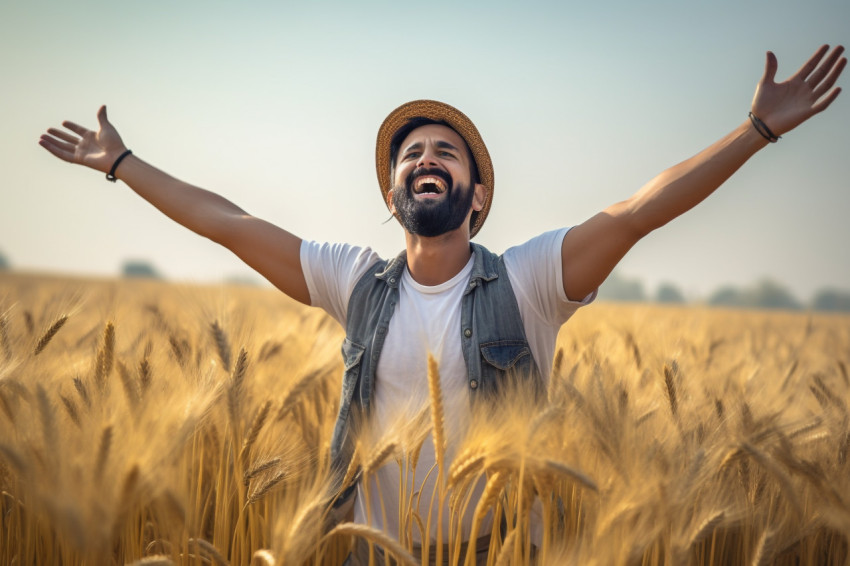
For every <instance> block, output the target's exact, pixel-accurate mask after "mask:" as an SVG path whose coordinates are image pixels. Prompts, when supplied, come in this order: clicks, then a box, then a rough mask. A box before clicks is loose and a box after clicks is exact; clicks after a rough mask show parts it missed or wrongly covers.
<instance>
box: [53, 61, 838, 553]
mask: <svg viewBox="0 0 850 566" xmlns="http://www.w3.org/2000/svg"><path fill="white" fill-rule="evenodd" d="M842 52H843V48H842V47H840V46H839V47H836V48H835V49H833V50H832V51H831V52H830V51H829V48H828V46H823V47H821V48H820V49H818V50H817V51H816V52H815V54H814V55H813V56H812V57H811V58H810V59H809V60H808V61H807V62H806V63H805V64H804V65H803V66H802V67H801V68H800V70H799V71H798V72H797V73H795V74H794V75H793V76H792V77H791V78H789V79H788V80H787V81H785V82H781V83H777V82H775V81H774V77H775V73H776V69H777V62H776V58H775V57H774V55H773V54H772V53H768V54H767V61H766V66H765V72H764V75H763V77H762V79H761V80H760V81H759V83H758V86H757V89H756V94H755V96H754V98H753V101H752V103H751V108H750V110H751V112H750V114H749V116H748V117H747V118H746V119H745V120H743V121H742V122H741V123H740V124H739V125H738V126H737V127H736V128H735V129H734V130H732V131H731V132H730V133H729V134H728V135H726V136H725V137H723V138H722V139H720V140H719V141H717V142H716V143H714V144H712V145H711V146H709V147H708V148H706V149H705V150H703V151H701V152H700V153H698V154H697V155H695V156H693V157H691V158H690V159H687V160H685V161H683V162H682V163H679V164H677V165H675V166H673V167H671V168H670V169H667V170H666V171H664V172H662V173H661V174H660V175H658V176H657V177H655V178H654V179H652V180H651V181H650V182H649V183H647V184H646V185H645V186H644V187H643V188H641V189H640V190H639V191H638V192H636V193H635V194H634V195H633V196H631V197H629V198H627V199H626V200H624V201H622V202H619V203H616V204H613V205H612V206H610V207H608V208H607V209H605V210H604V211H602V212H600V213H599V214H597V215H595V216H593V217H591V218H590V219H588V220H586V221H585V222H583V223H581V224H579V225H577V226H575V227H573V228H571V229H567V228H563V229H560V230H554V231H551V232H547V233H544V234H541V235H539V236H537V237H535V238H533V239H532V240H530V241H529V242H526V243H524V244H521V245H519V246H516V247H513V248H511V249H509V250H507V251H506V252H505V253H504V254H503V255H501V256H497V255H495V254H493V253H491V252H489V251H488V250H486V249H485V248H483V247H482V246H480V245H478V244H474V243H472V242H471V239H472V238H473V237H474V236H475V235H476V234H477V233H478V231H479V230H480V229H481V227H482V225H483V224H484V221H485V220H486V218H487V214H488V212H489V210H490V206H491V203H492V201H493V195H494V188H495V184H494V175H493V166H492V163H491V162H490V156H489V154H488V152H487V148H486V146H485V145H484V142H483V140H482V139H481V136H480V134H479V132H478V130H477V128H476V127H475V126H474V125H473V123H472V122H471V121H470V120H469V119H468V118H467V117H466V116H465V115H464V114H462V113H461V112H460V111H458V110H457V109H455V108H453V107H451V106H449V105H447V104H443V103H440V102H435V101H427V100H423V101H414V102H410V103H407V104H405V105H402V106H401V107H399V108H397V109H396V110H394V111H393V112H392V113H391V114H390V115H389V116H388V117H387V119H386V120H385V121H384V123H383V124H382V126H381V128H380V129H379V133H378V143H377V148H376V161H377V173H378V181H379V185H380V188H381V192H382V195H383V197H384V200H385V202H386V204H387V206H388V207H389V209H390V211H391V212H392V214H393V215H394V216H395V217H396V218H397V219H398V220H399V221H400V222H401V224H402V226H403V227H404V229H405V250H404V251H403V252H402V253H401V254H400V255H399V256H398V257H396V258H394V259H392V260H385V259H381V258H380V257H378V256H377V254H375V253H374V252H373V251H371V250H370V249H368V248H358V247H354V246H349V245H344V244H323V243H318V242H305V241H302V240H301V239H299V238H298V237H296V236H294V235H293V234H290V233H289V232H287V231H285V230H283V229H281V228H278V227H276V226H273V225H271V224H269V223H267V222H265V221H263V220H261V219H259V218H257V217H255V216H252V215H250V214H248V213H246V212H245V211H243V210H242V209H241V208H239V207H237V206H236V205H234V204H233V203H231V202H229V201H227V200H225V199H223V198H221V197H219V196H217V195H215V194H213V193H210V192H208V191H205V190H203V189H200V188H198V187H194V186H192V185H189V184H187V183H184V182H182V181H180V180H178V179H176V178H174V177H171V176H169V175H167V174H166V173H163V172H162V171H159V170H157V169H155V168H154V167H152V166H151V165H148V164H147V163H145V162H143V161H142V160H141V159H139V158H137V157H136V156H134V155H132V154H131V153H130V152H129V150H127V148H126V146H125V145H124V143H123V141H122V140H121V138H120V136H119V135H118V133H117V131H116V130H115V128H114V127H113V126H112V125H111V124H110V123H109V121H108V119H107V116H106V109H105V108H101V109H100V111H99V112H98V120H99V124H100V128H99V131H97V132H95V131H90V130H88V129H86V128H84V127H82V126H79V125H77V124H74V123H72V122H65V123H64V125H65V127H66V128H67V129H68V130H70V132H71V133H68V132H66V131H64V130H59V129H54V128H51V129H49V130H48V133H47V134H46V135H44V136H42V139H41V141H40V144H41V145H42V146H43V147H44V148H45V149H47V150H48V151H50V152H51V153H52V154H54V155H56V156H57V157H59V158H60V159H63V160H65V161H69V162H72V163H79V164H82V165H86V166H88V167H91V168H93V169H96V170H99V171H101V172H106V173H107V178H109V179H110V180H115V179H116V178H120V179H121V180H122V181H124V182H125V183H127V185H129V186H130V187H131V188H132V189H133V190H134V191H136V192H137V193H138V194H139V195H140V196H142V197H143V198H144V199H146V200H147V201H149V202H150V203H151V204H153V205H154V206H156V207H157V208H158V209H160V210H161V211H162V212H163V213H165V214H166V215H168V216H169V217H171V218H172V219H174V220H175V221H177V222H179V223H180V224H182V225H184V226H186V227H188V228H189V229H191V230H193V231H195V232H196V233H198V234H200V235H202V236H205V237H207V238H210V239H212V240H213V241H215V242H218V243H220V244H222V245H223V246H225V247H227V248H229V249H230V250H232V251H233V252H234V253H235V254H236V255H238V256H239V257H240V258H242V259H243V260H244V261H245V262H246V263H247V264H248V265H250V266H251V267H252V268H254V269H255V270H256V271H258V272H259V273H260V274H261V275H263V276H264V277H265V278H266V279H268V280H269V281H270V282H272V283H273V284H274V285H275V286H277V287H278V288H279V289H280V290H282V291H283V292H284V293H286V294H287V295H289V296H290V297H292V298H294V299H296V300H298V301H300V302H302V303H304V304H307V305H313V306H317V307H320V308H323V309H324V310H326V311H327V312H328V313H330V315H331V316H332V317H334V318H335V319H336V320H338V321H339V322H340V324H342V325H343V326H344V327H345V329H346V338H345V341H344V343H343V347H342V351H343V357H344V362H345V368H346V369H345V374H344V376H343V382H342V394H341V399H340V408H339V415H338V418H337V422H336V424H335V428H334V436H333V440H332V447H331V450H332V457H333V460H334V462H335V464H336V469H338V470H345V468H346V466H347V461H348V459H349V458H350V457H351V452H352V446H353V436H354V434H353V432H352V426H353V421H354V420H355V419H354V415H355V414H357V413H367V414H369V415H370V416H371V417H372V418H373V419H375V421H376V422H377V423H378V426H379V427H380V426H382V425H383V426H389V423H390V422H391V418H392V415H393V409H394V408H395V407H397V406H399V405H400V404H401V405H403V404H405V403H406V402H407V401H408V400H410V399H427V397H428V393H427V387H428V386H427V381H426V377H425V376H426V374H427V364H428V357H429V355H430V356H432V357H433V358H434V359H435V361H436V363H437V365H438V367H439V373H440V376H441V386H442V390H443V395H444V398H445V399H446V401H447V404H446V414H447V415H448V417H447V418H448V419H450V420H451V421H454V422H461V421H462V419H463V418H464V416H465V415H466V414H467V413H468V406H469V403H470V400H471V399H473V398H475V397H476V396H480V395H483V394H485V393H486V392H490V391H495V390H497V389H498V388H499V386H500V384H501V383H502V382H503V381H504V380H505V379H506V376H507V375H508V374H510V373H516V374H519V375H523V376H525V377H526V378H527V379H529V380H530V381H531V382H532V383H541V384H542V383H543V382H544V381H545V379H546V378H547V377H548V375H549V372H550V369H551V365H552V358H553V354H554V350H555V339H556V336H557V333H558V330H559V328H560V327H561V325H562V324H563V323H564V322H565V321H566V320H567V319H568V318H569V317H570V316H571V315H572V314H573V313H574V312H575V311H576V309H578V308H579V307H581V306H582V305H585V304H587V303H589V302H590V301H592V300H593V298H594V296H595V290H596V289H597V288H598V286H599V285H600V284H601V283H602V282H603V281H604V280H605V278H606V277H607V276H608V275H609V274H610V273H611V271H612V270H613V268H614V267H615V266H616V265H617V263H618V262H619V261H620V259H622V258H623V256H624V255H625V254H626V253H627V252H628V250H629V249H630V248H631V247H632V246H633V245H634V244H635V243H637V242H638V241H639V240H640V239H641V238H642V237H643V236H645V235H646V234H648V233H650V232H651V231H653V230H655V229H656V228H659V227H661V226H663V225H665V224H666V223H668V222H669V221H670V220H672V219H673V218H676V217H677V216H679V215H680V214H682V213H683V212H685V211H687V210H689V209H691V208H693V207H694V206H696V205H697V204H698V203H700V202H701V201H702V200H703V199H705V198H706V197H708V196H709V195H710V194H711V193H712V192H714V191H715V190H716V189H717V188H718V187H719V186H720V185H721V184H722V183H723V182H724V181H725V180H726V179H727V178H729V176H731V175H732V174H733V173H734V172H735V171H736V170H737V169H738V168H739V167H741V166H742V165H743V164H744V163H745V162H746V161H747V160H748V159H749V158H750V157H751V156H753V155H754V154H755V153H756V152H757V151H758V150H760V149H762V148H764V147H765V146H767V145H768V144H769V143H771V142H776V141H777V140H778V139H779V138H780V136H782V135H783V134H785V133H787V132H789V131H790V130H792V129H793V128H795V127H796V126H798V125H799V124H801V123H802V122H804V121H805V120H807V119H809V118H810V117H812V116H813V115H815V114H817V113H819V112H821V111H823V110H825V109H826V108H827V107H828V106H829V105H830V104H831V103H832V102H833V101H834V100H835V98H836V97H837V96H838V94H839V92H840V89H839V88H833V86H834V85H835V83H836V81H837V80H838V77H839V75H840V74H841V72H842V70H843V68H844V66H845V65H846V62H847V61H846V58H844V57H842V56H841V54H842ZM433 463H434V454H433V448H432V449H431V450H430V451H428V443H426V445H425V447H424V448H423V454H422V456H421V458H420V472H419V474H418V477H422V475H423V472H422V470H425V471H427V470H428V469H430V467H431V466H432V465H433ZM381 473H382V472H379V473H378V477H379V478H380V480H381V483H380V485H381V487H382V495H383V498H384V503H385V504H386V507H387V508H389V509H394V508H395V507H394V506H393V504H394V503H396V502H395V501H393V500H392V498H393V497H395V496H396V494H397V489H396V488H397V483H396V482H398V481H399V480H398V474H397V471H394V472H392V473H389V472H388V473H386V474H385V475H383V476H382V475H381ZM393 478H394V479H393ZM357 486H358V489H360V490H361V492H360V495H359V496H358V497H357V501H359V504H358V505H357V506H356V508H355V512H354V515H355V520H356V521H359V522H362V523H367V522H369V523H371V524H372V526H374V527H376V528H378V529H383V530H385V531H387V532H389V533H390V534H392V535H398V524H397V522H396V521H395V520H394V518H393V517H391V516H390V517H388V518H387V522H386V523H385V522H384V518H383V514H382V513H380V512H374V513H371V514H370V513H369V512H368V509H369V507H370V506H371V508H372V509H378V505H379V503H380V502H379V500H378V499H377V498H378V494H376V491H377V490H376V489H372V490H370V491H371V493H370V496H371V497H373V498H375V500H374V501H371V502H370V501H366V500H365V497H364V496H365V490H364V489H363V487H364V486H362V485H361V484H359V483H358V484H357ZM376 486H377V484H376ZM354 491H355V490H353V489H349V490H347V491H346V492H345V493H344V494H342V496H341V497H340V498H339V500H338V506H341V507H344V506H346V505H349V506H350V505H351V504H352V502H353V501H354V499H355V498H354V495H355V493H354ZM370 515H371V520H370V517H369V516H370ZM390 515H392V514H390ZM431 532H434V529H432V530H431ZM466 532H467V533H468V532H469V531H468V529H467V531H466ZM420 542H421V544H423V545H427V544H430V543H431V541H420ZM478 548H479V549H481V548H482V545H478ZM431 556H433V553H431ZM482 557H483V560H482ZM379 558H380V556H379ZM476 559H477V560H478V562H479V563H483V561H486V547H484V553H483V554H481V553H479V555H478V556H476ZM364 560H367V561H368V553H366V554H365V555H364V553H363V549H362V548H361V549H358V550H355V552H354V553H353V555H352V556H351V557H350V558H349V562H350V563H352V564H357V563H362V562H363V561H364Z"/></svg>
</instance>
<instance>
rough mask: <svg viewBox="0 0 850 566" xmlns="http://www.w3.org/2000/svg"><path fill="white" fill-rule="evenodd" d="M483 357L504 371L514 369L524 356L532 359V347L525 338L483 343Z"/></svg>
mask: <svg viewBox="0 0 850 566" xmlns="http://www.w3.org/2000/svg"><path fill="white" fill-rule="evenodd" d="M480 348H481V357H482V358H483V359H484V361H486V362H487V363H488V364H490V365H491V366H493V367H495V368H497V369H500V370H502V371H508V370H510V369H514V368H515V366H516V365H517V364H519V363H520V362H521V361H522V360H523V358H526V357H527V358H528V359H531V349H530V348H529V347H528V342H526V341H525V340H497V341H496V342H487V343H485V344H481V346H480Z"/></svg>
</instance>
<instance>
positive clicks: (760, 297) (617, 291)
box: [599, 272, 850, 312]
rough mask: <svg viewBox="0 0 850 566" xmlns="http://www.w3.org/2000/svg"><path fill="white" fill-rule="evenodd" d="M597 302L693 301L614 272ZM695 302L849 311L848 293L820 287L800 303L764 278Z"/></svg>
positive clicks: (672, 290)
mask: <svg viewBox="0 0 850 566" xmlns="http://www.w3.org/2000/svg"><path fill="white" fill-rule="evenodd" d="M599 299H600V300H605V301H633V302H645V301H654V302H657V303H667V304H684V303H688V302H693V301H689V300H688V299H687V298H686V297H685V295H684V293H682V291H681V290H680V289H679V288H678V287H677V286H676V285H675V284H673V283H669V282H668V283H661V284H660V285H658V287H657V288H656V289H655V292H654V293H651V294H650V293H648V292H647V291H646V289H645V287H644V285H643V282H642V281H640V280H639V279H632V278H628V277H624V276H622V275H621V274H619V273H617V272H614V273H612V274H611V276H610V277H609V278H608V279H607V280H606V281H605V283H603V284H602V286H601V287H600V289H599ZM699 302H703V303H705V304H707V305H710V306H718V307H734V308H753V309H780V310H803V309H811V310H817V311H842V312H850V291H848V290H845V289H836V288H824V289H820V290H818V291H817V292H816V293H815V294H814V296H813V297H812V298H811V299H810V300H809V301H808V302H804V301H801V300H800V299H798V298H797V297H796V296H795V295H794V294H793V293H792V292H791V291H790V290H789V289H788V288H787V287H785V286H784V285H782V284H780V283H778V282H776V281H774V280H772V279H769V278H765V279H762V280H760V281H758V282H756V283H755V284H754V285H751V286H747V287H735V286H732V285H724V286H722V287H720V288H718V289H717V290H715V291H714V292H712V293H711V294H710V295H709V296H708V297H707V298H706V299H705V300H701V301H699Z"/></svg>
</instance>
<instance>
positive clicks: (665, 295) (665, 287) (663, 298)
mask: <svg viewBox="0 0 850 566" xmlns="http://www.w3.org/2000/svg"><path fill="white" fill-rule="evenodd" d="M655 300H656V301H657V302H659V303H684V302H685V296H684V295H683V294H682V292H681V291H680V290H679V288H678V287H676V286H675V285H673V284H672V283H662V284H661V285H659V286H658V290H657V291H656V292H655Z"/></svg>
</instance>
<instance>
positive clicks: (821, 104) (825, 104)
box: [812, 87, 841, 114]
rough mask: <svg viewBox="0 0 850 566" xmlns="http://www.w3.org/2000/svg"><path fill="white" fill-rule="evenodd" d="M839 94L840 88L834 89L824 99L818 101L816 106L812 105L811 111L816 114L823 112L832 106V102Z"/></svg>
mask: <svg viewBox="0 0 850 566" xmlns="http://www.w3.org/2000/svg"><path fill="white" fill-rule="evenodd" d="M839 94H841V87H838V88H836V89H835V90H833V91H832V92H830V93H829V94H828V95H826V97H824V98H823V99H822V100H819V101H818V102H817V103H816V104H814V105H812V111H813V112H814V113H815V114H817V113H818V112H823V111H824V110H826V109H827V108H829V105H830V104H832V101H833V100H835V99H836V98H838V95H839Z"/></svg>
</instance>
